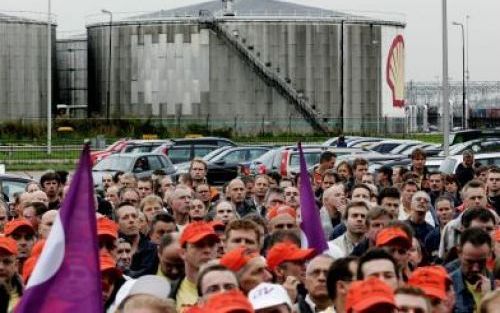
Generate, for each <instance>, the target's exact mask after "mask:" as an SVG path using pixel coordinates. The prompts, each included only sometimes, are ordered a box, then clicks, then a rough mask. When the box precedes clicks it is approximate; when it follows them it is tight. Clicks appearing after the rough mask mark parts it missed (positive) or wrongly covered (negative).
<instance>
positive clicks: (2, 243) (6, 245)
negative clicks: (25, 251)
mask: <svg viewBox="0 0 500 313" xmlns="http://www.w3.org/2000/svg"><path fill="white" fill-rule="evenodd" d="M17 253H18V248H17V243H16V241H15V240H14V239H11V238H7V237H0V288H1V286H4V287H5V288H6V291H7V293H8V298H9V300H8V301H7V303H8V306H7V307H8V311H7V312H10V311H11V310H12V309H13V308H14V306H15V305H16V304H17V302H18V301H19V298H20V297H21V296H22V293H23V284H22V281H21V277H20V276H19V274H18V260H17ZM3 304H4V303H3Z"/></svg>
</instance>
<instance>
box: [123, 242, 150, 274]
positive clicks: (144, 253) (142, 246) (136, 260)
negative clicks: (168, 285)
mask: <svg viewBox="0 0 500 313" xmlns="http://www.w3.org/2000/svg"><path fill="white" fill-rule="evenodd" d="M121 236H122V235H121ZM121 236H120V237H121ZM158 262H159V261H158V255H157V247H156V245H155V244H154V243H152V242H151V241H149V239H148V238H147V237H146V236H144V235H141V237H140V239H139V246H138V247H137V252H136V253H135V254H134V256H133V257H132V264H131V265H130V276H132V277H133V278H138V277H140V276H143V275H154V274H156V271H157V269H158Z"/></svg>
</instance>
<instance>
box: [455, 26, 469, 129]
mask: <svg viewBox="0 0 500 313" xmlns="http://www.w3.org/2000/svg"><path fill="white" fill-rule="evenodd" d="M452 24H453V25H455V26H460V28H461V30H462V129H466V127H467V116H466V111H467V109H466V100H465V99H467V94H466V91H465V31H464V24H463V23H458V22H453V23H452Z"/></svg>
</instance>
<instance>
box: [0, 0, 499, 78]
mask: <svg viewBox="0 0 500 313" xmlns="http://www.w3.org/2000/svg"><path fill="white" fill-rule="evenodd" d="M0 1H1V2H0V3H1V4H0V11H38V12H46V11H47V3H48V1H47V0H0ZM243 1H244V0H243ZM286 1H288V2H295V3H299V4H303V5H310V6H317V7H322V8H327V9H333V10H338V11H347V12H370V11H371V12H394V13H401V14H403V15H404V17H405V20H406V22H407V27H406V30H405V37H406V47H407V80H416V81H422V80H437V79H439V78H440V77H441V67H442V62H441V51H442V50H441V47H442V46H441V1H440V0H286ZM200 2H204V1H200V0H182V1H180V0H141V1H138V0H83V1H80V0H52V7H53V13H54V14H56V15H57V22H58V25H59V26H58V31H81V32H84V31H85V23H86V21H87V20H88V16H90V15H93V14H97V13H99V12H100V10H101V9H103V8H106V9H108V10H111V11H113V12H144V11H148V12H150V11H157V10H160V9H170V8H174V7H180V6H185V5H189V4H194V3H200ZM499 13H500V1H498V0H474V1H472V0H448V16H449V21H450V24H451V22H452V21H458V22H464V23H465V16H466V15H470V24H469V25H470V27H469V38H470V40H469V42H470V43H469V57H470V58H469V59H470V61H469V69H470V75H471V80H500V40H499V38H500V37H499V32H500V19H499V18H498V14H499ZM366 15H369V13H366ZM449 43H450V44H449V47H450V62H449V65H450V72H449V75H450V77H451V78H452V79H457V80H460V79H461V77H462V59H461V58H462V50H461V49H462V46H461V45H462V43H461V33H460V30H459V27H457V26H451V25H450V28H449Z"/></svg>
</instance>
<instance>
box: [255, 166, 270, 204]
mask: <svg viewBox="0 0 500 313" xmlns="http://www.w3.org/2000/svg"><path fill="white" fill-rule="evenodd" d="M268 190H269V179H268V178H267V176H266V175H257V177H255V184H254V194H253V204H254V206H255V207H256V208H257V211H258V212H259V213H260V212H262V211H264V210H265V208H263V207H264V205H265V204H264V201H265V198H266V193H267V191H268Z"/></svg>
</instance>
